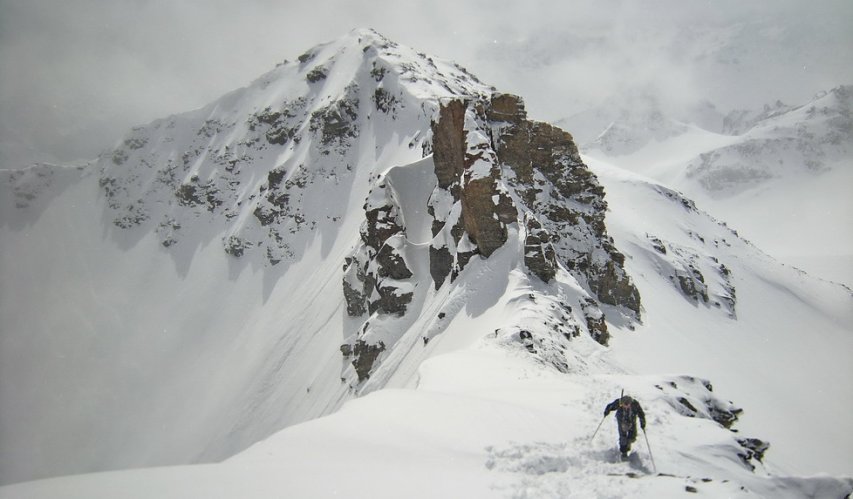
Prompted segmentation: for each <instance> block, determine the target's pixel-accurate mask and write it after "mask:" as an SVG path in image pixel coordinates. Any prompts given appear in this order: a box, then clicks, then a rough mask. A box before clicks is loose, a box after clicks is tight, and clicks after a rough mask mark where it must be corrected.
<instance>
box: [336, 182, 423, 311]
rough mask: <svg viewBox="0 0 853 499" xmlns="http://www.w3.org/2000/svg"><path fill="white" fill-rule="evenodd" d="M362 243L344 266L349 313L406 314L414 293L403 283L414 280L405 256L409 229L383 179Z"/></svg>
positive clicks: (367, 217) (367, 211) (372, 201)
mask: <svg viewBox="0 0 853 499" xmlns="http://www.w3.org/2000/svg"><path fill="white" fill-rule="evenodd" d="M364 209H365V221H364V222H363V223H362V225H361V230H360V234H361V241H360V243H359V244H358V245H357V247H356V249H355V251H354V252H353V254H352V256H350V257H348V258H347V259H346V260H345V263H344V298H345V299H346V301H347V313H348V314H349V315H350V316H352V317H358V316H361V315H364V314H365V313H370V314H373V313H380V314H395V315H402V314H404V313H405V312H406V305H407V304H408V303H409V302H411V300H412V296H413V293H412V292H411V291H407V289H408V287H409V286H408V284H406V283H404V282H403V281H405V280H407V279H409V278H410V277H412V271H411V270H410V268H409V265H408V264H407V263H406V259H405V257H404V251H403V249H404V247H405V245H406V237H405V228H404V227H403V223H402V219H401V217H400V215H399V207H398V205H397V201H396V200H395V198H394V195H393V192H392V191H391V189H390V188H389V187H388V184H387V183H386V182H385V181H384V179H383V180H380V181H379V182H378V183H377V184H376V186H375V187H374V188H373V190H372V191H371V193H370V195H369V196H368V199H367V202H366V203H365V205H364Z"/></svg>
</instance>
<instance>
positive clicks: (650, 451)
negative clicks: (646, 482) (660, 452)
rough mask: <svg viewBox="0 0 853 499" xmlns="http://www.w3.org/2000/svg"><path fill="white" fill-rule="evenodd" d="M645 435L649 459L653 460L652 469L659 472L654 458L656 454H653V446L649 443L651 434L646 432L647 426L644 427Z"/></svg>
mask: <svg viewBox="0 0 853 499" xmlns="http://www.w3.org/2000/svg"><path fill="white" fill-rule="evenodd" d="M643 436H644V437H646V449H649V459H651V460H652V469H653V470H654V472H655V473H657V472H658V467H657V466H655V458H654V456H652V448H651V446H650V445H649V436H648V435H647V434H646V429H645V428H643Z"/></svg>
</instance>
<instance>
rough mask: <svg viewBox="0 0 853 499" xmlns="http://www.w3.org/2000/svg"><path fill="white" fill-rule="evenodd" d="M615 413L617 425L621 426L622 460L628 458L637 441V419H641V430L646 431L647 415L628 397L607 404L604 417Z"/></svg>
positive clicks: (638, 404) (637, 403)
mask: <svg viewBox="0 0 853 499" xmlns="http://www.w3.org/2000/svg"><path fill="white" fill-rule="evenodd" d="M613 411H616V424H617V425H618V426H619V452H621V453H622V458H626V457H628V451H630V450H631V444H632V443H634V440H636V439H637V418H640V428H642V429H643V430H645V429H646V415H645V413H643V408H642V407H640V403H639V402H637V401H636V400H635V399H633V398H631V397H629V396H628V395H625V396H623V397H620V398H618V399H616V400H614V401H613V402H610V403H609V404H607V407H605V408H604V417H607V415H608V414H610V413H611V412H613Z"/></svg>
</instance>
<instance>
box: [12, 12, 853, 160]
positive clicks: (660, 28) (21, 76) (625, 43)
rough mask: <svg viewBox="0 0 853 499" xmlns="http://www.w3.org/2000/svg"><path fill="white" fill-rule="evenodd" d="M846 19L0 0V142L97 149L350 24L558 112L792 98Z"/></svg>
mask: <svg viewBox="0 0 853 499" xmlns="http://www.w3.org/2000/svg"><path fill="white" fill-rule="evenodd" d="M850 26H853V2H851V1H850V0H819V1H809V2H806V1H796V0H767V1H764V2H759V1H750V0H715V1H711V0H697V1H688V0H648V1H642V2H640V1H635V2H629V1H619V0H594V1H569V0H548V1H546V0H538V1H537V0H525V1H519V2H510V1H503V0H491V1H481V0H441V1H426V0H422V1H414V0H412V1H407V0H371V1H366V0H365V1H362V0H351V1H345V0H310V1H306V0H280V1H273V0H240V1H235V0H183V1H176V0H0V134H2V135H0V153H2V154H0V160H3V161H4V162H9V161H12V160H14V161H18V160H19V158H24V159H27V158H38V157H40V155H44V154H45V153H47V154H48V156H44V157H45V158H48V157H49V156H53V157H56V158H57V159H59V160H63V161H66V160H71V159H74V158H78V157H85V156H94V155H96V154H97V153H98V152H99V151H100V150H101V149H104V148H107V147H110V146H111V145H112V144H113V143H114V142H115V141H116V140H118V138H119V137H120V136H121V135H122V134H123V132H124V131H125V130H126V129H127V128H128V127H129V126H132V125H135V124H142V123H146V122H148V121H150V120H153V119H155V118H158V117H163V116H165V115H168V114H173V113H177V112H181V111H185V110H189V109H193V108H197V107H200V106H202V105H204V104H206V103H207V102H209V101H211V100H213V99H215V98H216V97H218V96H219V95H221V94H223V93H225V92H227V91H230V90H233V89H235V88H237V87H241V86H244V85H246V84H248V83H249V82H250V81H252V80H253V79H255V78H256V77H257V76H259V75H261V74H262V73H264V72H266V71H268V70H270V69H271V68H272V67H274V66H275V64H276V63H278V62H280V61H282V60H284V59H294V58H295V57H296V56H298V55H299V54H301V53H302V52H304V51H305V50H306V49H307V48H309V47H311V46H313V45H315V44H317V43H321V42H325V41H328V40H331V39H334V38H337V37H339V36H341V35H343V34H344V33H346V32H347V31H349V30H350V29H352V28H356V27H372V28H375V29H377V30H378V31H379V32H381V33H382V34H384V35H385V36H387V37H389V38H391V39H393V40H395V41H398V42H399V43H402V44H405V45H409V46H411V47H413V48H416V49H417V50H419V51H422V52H427V53H429V54H432V55H435V56H438V57H441V58H445V59H451V60H454V61H456V62H458V63H460V64H462V65H463V66H465V67H467V68H468V69H469V70H471V71H472V72H473V73H475V74H477V75H478V76H479V77H480V79H482V80H483V81H485V82H487V83H489V84H492V85H495V86H496V87H498V89H499V90H503V91H509V92H514V93H518V94H521V95H522V96H523V97H524V98H525V100H526V101H527V103H528V109H529V110H530V112H531V114H532V115H533V117H534V118H537V119H544V120H556V119H558V118H560V117H564V116H568V115H570V114H573V113H576V112H580V111H583V110H584V109H585V108H588V107H590V106H593V105H595V104H597V103H598V102H600V101H601V100H603V99H606V98H607V97H609V96H612V95H618V94H620V93H622V92H624V91H625V90H626V89H629V88H647V89H651V91H653V92H656V93H658V94H660V95H663V96H666V100H667V102H668V105H670V106H673V107H678V106H681V105H686V104H688V103H691V102H695V101H698V100H702V99H707V100H710V101H711V102H713V103H715V104H716V105H717V106H719V107H720V108H721V109H722V110H726V109H730V108H732V107H744V106H750V105H754V106H755V107H760V106H761V105H762V104H763V103H765V102H772V101H775V100H776V99H782V100H785V101H787V102H788V103H792V104H793V103H797V102H796V101H797V100H803V99H807V98H808V96H810V95H812V94H814V93H815V92H817V91H819V90H822V89H828V88H831V87H833V86H836V85H838V84H841V83H853V54H851V52H853V51H851V47H853V29H851V28H850ZM11 166H14V165H11V164H5V165H0V167H11Z"/></svg>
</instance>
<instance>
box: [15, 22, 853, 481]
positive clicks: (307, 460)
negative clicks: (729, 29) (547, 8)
mask: <svg viewBox="0 0 853 499" xmlns="http://www.w3.org/2000/svg"><path fill="white" fill-rule="evenodd" d="M846 92H847V91H846V90H845V89H844V88H841V89H837V90H833V91H832V92H828V93H827V94H825V95H824V96H822V97H820V98H819V100H818V101H815V103H813V104H812V105H811V106H809V105H807V106H801V107H795V108H794V107H792V108H780V109H779V112H773V111H772V110H768V112H766V113H763V114H758V115H750V114H747V113H741V114H737V115H735V117H734V118H732V117H731V116H730V119H729V120H728V121H724V124H725V126H726V127H728V129H727V130H728V131H727V132H726V131H724V130H721V131H720V132H719V133H718V135H721V136H723V135H725V133H729V134H730V135H725V136H727V137H731V138H732V142H731V143H729V144H726V145H728V146H732V145H736V144H742V145H743V146H742V147H747V148H749V147H752V148H757V149H762V150H763V148H767V149H769V150H772V151H777V152H774V153H773V154H783V153H784V155H785V156H786V157H787V156H790V154H791V153H793V152H797V151H799V152H800V153H801V154H802V155H803V157H806V156H808V152H809V151H810V150H811V149H808V147H811V146H810V145H811V144H814V143H815V140H817V139H814V140H813V137H812V136H813V135H814V136H819V137H828V138H827V139H826V140H823V139H820V140H819V141H818V142H819V143H820V144H825V145H826V147H825V148H824V149H821V151H823V153H824V154H823V155H821V156H820V158H822V159H825V160H826V165H828V166H827V168H831V164H834V163H832V161H835V160H836V158H840V161H843V158H844V156H845V155H846V152H845V151H846V149H845V148H846V147H847V146H846V142H845V137H844V135H843V133H842V134H840V135H839V138H838V140H835V139H833V137H835V136H836V135H837V132H838V131H839V130H841V131H843V129H844V126H845V125H844V122H843V117H844V113H843V105H846V104H843V103H844V102H846V100H845V99H846V97H845V96H846V95H847V93H846ZM820 99H823V100H820ZM649 102H654V101H653V100H651V101H649ZM839 103H840V104H839ZM839 106H841V107H839ZM653 107H654V106H653V105H650V106H649V109H653ZM839 109H841V111H839ZM652 114H654V113H652ZM660 116H661V118H660V123H666V122H667V119H666V118H664V115H663V114H662V113H660ZM735 118H736V119H735ZM655 119H657V118H655ZM671 123H678V122H675V121H672V122H671ZM803 129H805V130H807V132H808V133H806V134H805V135H803V136H802V137H801V139H802V140H803V142H797V141H793V142H792V141H791V140H789V139H788V138H787V137H788V130H793V131H794V132H796V131H798V130H803ZM818 129H820V130H824V131H825V134H823V135H817V134H814V133H813V131H814V130H818ZM608 130H611V131H613V127H610V128H609V129H608ZM669 130H670V131H669V132H667V133H665V134H663V135H662V136H661V137H653V138H648V137H646V138H641V142H640V143H641V146H640V147H638V148H637V149H636V150H635V151H633V153H634V154H635V155H636V154H640V153H642V152H643V151H646V150H648V148H649V147H650V146H649V145H650V144H657V143H666V141H667V140H678V138H679V137H685V136H688V135H690V134H697V133H711V132H709V131H701V132H700V131H699V129H698V127H696V126H695V125H681V126H675V127H671V128H670V129H669ZM724 132H725V133H724ZM643 141H645V142H643ZM603 143H604V142H601V141H599V144H603ZM803 144H805V145H803ZM723 145H724V144H716V146H715V148H713V149H707V150H708V151H712V152H711V153H709V154H710V155H709V156H706V157H709V158H712V160H709V161H706V162H705V163H701V162H700V163H698V164H694V163H690V164H691V165H694V166H691V167H690V168H688V169H687V171H688V172H693V176H692V178H699V179H703V178H711V179H714V178H721V177H720V175H722V178H728V176H729V175H730V174H729V173H726V168H728V166H727V164H728V163H725V161H729V160H728V159H726V158H727V156H726V153H725V151H728V150H730V149H725V148H722V149H720V148H721V147H723ZM590 150H591V151H594V149H590ZM684 150H685V151H688V152H691V153H695V152H696V151H698V149H697V148H695V147H694V148H685V149H684ZM734 150H735V151H737V150H738V149H737V148H736V147H735V149H734ZM780 151H781V152H780ZM581 152H583V150H579V149H578V146H577V145H576V142H575V139H574V138H573V137H572V135H571V134H570V133H568V132H567V131H564V130H562V129H560V128H557V127H555V126H553V125H551V124H548V123H544V122H541V121H536V120H533V119H531V118H530V117H529V116H528V112H527V110H526V106H525V101H524V100H523V99H522V98H521V97H518V96H515V95H512V94H508V93H503V92H500V91H499V90H497V89H495V88H494V87H491V86H490V85H488V84H485V83H483V82H481V81H480V80H479V79H478V78H477V77H476V76H474V75H473V74H472V73H471V72H469V71H468V70H466V69H464V68H463V67H461V66H459V65H457V64H455V63H451V62H447V61H444V60H441V59H439V58H435V57H432V56H429V55H426V54H424V53H420V52H418V51H416V50H413V49H410V48H408V47H405V46H403V45H400V44H398V43H396V42H394V41H392V40H390V39H388V38H386V37H384V36H382V35H380V34H379V33H377V32H375V31H373V30H364V29H362V30H354V31H351V32H349V33H348V34H347V35H345V36H343V37H341V38H339V39H336V40H334V41H332V42H328V43H324V44H321V45H318V46H315V47H313V48H311V49H309V50H307V51H306V52H304V53H302V54H301V55H299V56H298V57H297V58H296V59H295V60H293V61H286V62H283V63H281V64H280V65H279V66H277V67H276V68H274V69H273V70H272V71H269V72H267V73H265V74H264V75H262V76H261V77H259V78H257V79H256V80H255V81H253V82H252V83H251V84H250V85H248V86H246V87H244V88H241V89H237V90H234V91H232V92H229V93H228V94H226V95H224V96H222V97H221V98H219V99H217V100H215V101H213V102H211V103H210V104H208V105H206V106H204V107H202V108H199V109H196V110H193V111H189V112H185V113H182V114H176V115H172V116H168V117H165V118H161V119H157V120H155V121H153V122H151V123H149V124H147V125H144V126H139V127H135V128H133V129H131V130H129V131H128V132H127V133H126V134H125V136H124V137H123V138H122V139H121V141H120V142H119V143H118V144H117V145H116V147H114V148H113V149H112V150H110V151H108V152H105V153H103V154H101V155H100V156H99V157H98V158H97V159H96V160H94V161H91V162H80V163H77V164H73V165H54V164H49V163H40V164H36V165H32V166H30V167H27V168H24V169H10V170H3V171H2V172H0V174H2V184H0V186H2V188H0V207H2V210H0V231H2V233H3V235H2V237H0V249H1V250H2V251H0V255H2V260H0V262H2V270H3V276H4V279H3V280H2V285H0V286H2V287H0V290H2V293H0V296H2V301H0V316H2V317H3V322H2V327H3V330H2V336H0V341H2V344H0V356H2V357H0V437H2V441H3V446H2V450H0V477H2V483H4V484H11V483H14V482H21V481H25V480H33V479H39V478H48V477H56V476H59V475H66V474H77V473H91V472H96V471H108V470H127V469H129V468H142V467H151V466H175V467H167V468H161V469H151V470H140V471H116V472H114V473H108V474H105V475H102V474H91V475H83V476H79V477H72V478H69V479H61V478H58V479H49V480H41V481H35V482H31V483H24V484H20V485H13V486H8V487H2V488H0V497H40V496H44V497H49V496H51V495H54V494H56V492H57V491H58V490H63V491H65V492H66V493H68V494H71V495H72V496H74V495H76V496H81V497H84V496H93V495H94V496H97V495H105V494H112V495H115V494H118V495H122V496H128V497H134V496H140V497H145V496H152V495H163V494H172V495H175V494H177V495H187V496H199V497H201V496H208V497H209V496H223V497H225V496H229V495H231V496H233V495H235V494H239V493H244V492H245V491H246V490H252V491H254V493H253V494H251V495H256V496H275V495H280V494H281V493H282V492H283V491H285V492H290V493H292V494H294V495H331V494H332V493H337V492H338V491H339V490H343V489H342V488H341V487H343V485H342V484H345V483H353V480H356V479H357V478H358V477H362V479H363V476H365V474H367V475H370V476H379V475H382V474H384V473H389V472H393V473H395V474H396V475H395V476H398V477H400V482H399V483H396V482H389V481H385V480H377V481H375V482H372V483H368V484H363V485H361V488H359V489H358V490H355V491H353V490H350V492H351V493H353V494H354V495H356V496H364V497H383V496H388V497H394V496H400V495H408V493H409V492H411V485H412V484H417V483H420V482H419V481H418V480H419V479H418V478H416V475H419V474H420V475H422V474H423V472H424V469H432V470H434V471H436V472H438V473H448V472H449V473H453V474H454V476H456V477H457V478H458V479H457V480H450V481H448V482H447V483H445V484H443V485H442V484H431V485H426V484H424V485H422V486H419V487H420V488H419V489H418V492H417V493H416V494H414V496H418V494H420V496H423V497H430V496H435V495H448V494H449V495H454V493H455V492H460V491H463V492H464V493H462V495H467V496H492V495H497V496H503V495H509V496H512V495H517V494H519V493H521V492H520V491H522V490H529V491H532V492H530V493H531V494H534V495H547V494H548V493H551V492H553V491H560V490H562V491H566V490H570V489H572V488H575V489H577V490H584V491H587V492H589V493H595V491H602V490H614V488H615V490H619V491H622V492H623V493H625V494H639V495H646V496H650V495H656V496H659V497H660V496H663V497H670V496H679V495H682V494H684V493H688V494H690V493H693V492H695V491H697V490H705V491H708V492H709V493H712V494H723V493H725V494H729V495H734V496H736V497H738V496H742V497H751V496H755V495H758V496H771V495H774V496H782V497H786V496H787V497H799V496H802V495H803V494H815V493H827V494H837V495H839V496H843V495H844V494H849V493H850V491H851V488H853V482H851V480H850V479H849V478H843V476H846V475H849V474H850V472H851V470H850V469H849V463H850V462H851V460H850V457H851V456H850V449H851V448H853V445H851V442H850V435H853V431H851V430H853V428H851V427H850V421H849V418H846V417H845V416H846V414H847V408H849V407H850V406H851V403H853V401H851V399H850V397H849V396H848V395H846V394H845V393H838V391H837V390H829V389H827V387H831V386H836V385H837V384H839V383H842V384H843V383H844V382H845V380H847V379H850V375H851V374H853V373H851V371H850V367H849V363H848V362H846V359H845V356H846V352H849V351H850V347H851V346H853V344H851V343H853V339H851V336H850V331H851V325H853V316H851V310H853V307H851V306H850V305H851V301H853V294H851V292H850V289H849V288H846V287H844V286H842V285H839V284H835V283H831V282H827V281H825V280H820V279H816V278H813V277H811V276H809V275H808V274H805V273H803V272H800V271H797V270H795V269H792V268H790V267H786V266H784V265H782V264H780V263H779V262H778V261H776V260H774V259H773V258H771V257H769V256H767V255H766V254H765V253H763V252H762V251H761V250H760V249H759V247H756V246H754V245H753V244H751V243H750V242H748V241H746V240H745V239H743V238H741V237H740V236H739V235H738V233H737V232H736V231H734V230H732V229H731V228H729V227H728V226H727V224H726V223H724V222H723V221H721V220H718V219H716V218H714V217H712V216H710V215H709V214H708V213H706V212H705V211H703V210H702V208H701V207H699V206H697V204H696V203H695V202H694V201H693V200H691V199H690V198H688V197H686V196H685V195H684V194H682V193H680V192H678V191H675V190H673V189H671V188H670V187H667V186H665V185H664V184H662V183H659V182H657V181H653V180H649V179H648V178H647V177H642V176H639V175H637V174H635V173H630V172H628V171H626V170H624V169H619V168H615V167H613V166H612V165H610V164H608V156H607V154H604V153H602V154H592V153H591V154H590V155H588V156H587V155H582V154H581ZM703 152H704V150H703ZM614 157H615V156H614ZM702 157H703V156H699V158H700V160H701V158H702ZM734 157H736V158H740V157H742V155H741V156H737V155H736V156H734ZM770 157H771V159H773V158H776V156H773V155H772V154H771V156H770ZM688 159H690V158H688ZM715 161H719V163H716V162H715ZM614 162H615V161H614ZM706 164H707V165H710V166H707V168H705V167H704V166H703V165H706ZM697 165H698V166H697ZM766 165H767V166H766V168H768V169H769V168H771V165H772V166H773V168H775V165H773V161H768V162H767V163H766ZM757 167H761V166H760V164H759V166H757ZM797 167H798V163H796V162H792V163H791V165H790V168H794V169H796V168H797ZM720 171H722V172H723V173H722V174H721V173H719V172H720ZM768 171H769V170H768ZM697 184H698V185H700V186H703V187H704V186H705V184H703V183H702V182H701V180H700V181H698V182H697ZM709 185H710V184H709ZM714 185H716V184H714ZM620 390H625V391H627V392H628V393H631V394H632V395H633V396H635V397H636V398H638V399H639V400H641V402H642V404H643V406H644V407H645V409H646V413H647V417H648V419H649V425H648V430H649V434H648V435H647V437H648V438H649V439H651V444H650V445H648V446H645V447H644V446H643V444H642V443H641V441H638V442H637V445H636V446H635V452H634V453H633V454H632V455H631V457H630V459H629V460H628V461H627V462H622V461H620V460H619V458H618V456H617V455H614V452H615V451H613V436H612V429H611V430H602V431H603V432H605V431H606V432H607V435H608V436H606V437H605V436H602V437H599V439H598V440H594V441H593V440H591V439H590V436H591V435H592V434H593V430H595V429H596V428H595V427H596V424H597V423H598V422H599V420H600V415H601V411H602V410H603V407H604V405H605V404H606V403H607V402H610V401H611V400H612V399H613V398H614V397H616V396H617V395H618V394H619V392H620ZM729 398H731V400H730V399H729ZM818 407H819V408H821V410H815V408H818ZM324 416H326V417H324ZM318 418H319V419H318ZM647 443H648V441H647ZM247 449H248V450H247ZM652 450H653V452H654V457H652ZM616 454H618V453H616ZM415 456H427V457H423V458H421V457H415ZM449 462H457V463H458V465H457V466H455V467H453V469H452V470H451V469H449V468H447V465H446V463H449ZM199 463H208V464H199ZM441 463H445V464H441ZM187 465H194V466H187ZM270 469H275V470H276V472H275V476H271V475H270V474H269V470H270ZM818 472H825V473H826V472H828V473H830V474H832V475H838V476H842V477H841V478H834V477H832V476H828V475H822V476H814V477H808V475H813V474H815V473H818ZM637 477H643V478H642V479H639V480H638V479H637ZM140 479H142V480H141V481H142V482H144V483H145V484H146V485H145V486H138V487H128V486H127V484H130V483H133V482H137V483H138V482H139V481H140ZM362 481H363V480H362ZM116 484H118V487H119V490H120V492H117V493H113V492H109V491H110V490H114V489H112V487H114V486H116ZM122 484H124V485H122ZM250 484H255V485H250ZM401 484H402V485H401ZM447 487H450V488H449V489H448V488H447ZM691 489H692V490H691ZM549 491H551V492H549Z"/></svg>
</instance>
